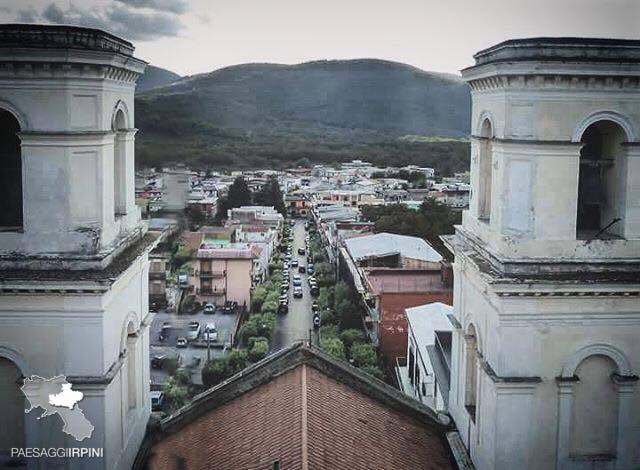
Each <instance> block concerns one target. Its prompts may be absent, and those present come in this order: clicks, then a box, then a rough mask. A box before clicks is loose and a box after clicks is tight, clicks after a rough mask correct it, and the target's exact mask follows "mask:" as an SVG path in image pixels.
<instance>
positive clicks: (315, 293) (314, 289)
mask: <svg viewBox="0 0 640 470" xmlns="http://www.w3.org/2000/svg"><path fill="white" fill-rule="evenodd" d="M309 293H310V294H311V295H312V296H313V297H318V296H319V295H320V289H318V286H315V285H314V286H311V289H310V290H309Z"/></svg>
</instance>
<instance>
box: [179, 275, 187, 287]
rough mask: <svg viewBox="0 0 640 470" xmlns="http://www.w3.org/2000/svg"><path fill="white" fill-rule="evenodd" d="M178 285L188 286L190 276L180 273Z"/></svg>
mask: <svg viewBox="0 0 640 470" xmlns="http://www.w3.org/2000/svg"><path fill="white" fill-rule="evenodd" d="M178 285H179V286H180V287H187V286H188V285H189V276H187V275H186V274H178Z"/></svg>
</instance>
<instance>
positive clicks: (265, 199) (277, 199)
mask: <svg viewBox="0 0 640 470" xmlns="http://www.w3.org/2000/svg"><path fill="white" fill-rule="evenodd" d="M255 203H256V204H257V205H260V206H273V207H274V208H275V209H276V210H277V211H278V212H279V213H280V214H282V215H287V209H286V207H285V205H284V196H283V195H282V191H281V190H280V183H278V178H277V177H276V176H270V177H269V179H268V180H267V182H266V183H265V184H264V186H262V188H261V189H260V191H258V192H257V193H256V195H255Z"/></svg>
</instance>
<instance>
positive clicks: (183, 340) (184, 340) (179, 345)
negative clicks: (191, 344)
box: [176, 336, 187, 348]
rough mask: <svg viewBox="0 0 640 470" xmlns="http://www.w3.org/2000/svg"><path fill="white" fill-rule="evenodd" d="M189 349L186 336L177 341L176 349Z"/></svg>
mask: <svg viewBox="0 0 640 470" xmlns="http://www.w3.org/2000/svg"><path fill="white" fill-rule="evenodd" d="M186 347H187V338H185V337H184V336H180V337H179V338H178V339H177V340H176V348H186Z"/></svg>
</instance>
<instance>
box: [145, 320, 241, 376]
mask: <svg viewBox="0 0 640 470" xmlns="http://www.w3.org/2000/svg"><path fill="white" fill-rule="evenodd" d="M191 321H197V322H200V325H201V328H203V329H204V326H205V325H206V324H207V323H211V322H213V323H215V324H216V329H217V330H218V340H219V342H220V343H228V342H229V340H230V335H231V331H232V329H233V326H234V324H235V321H236V315H233V314H224V313H222V312H220V311H216V312H215V313H213V314H204V313H203V311H199V312H197V313H195V314H192V315H176V314H175V313H167V312H158V313H156V315H155V317H154V319H153V322H152V323H151V331H150V335H151V341H150V343H151V345H150V348H149V349H150V354H149V356H150V357H151V358H153V357H154V356H162V355H168V356H176V355H178V354H179V355H180V359H181V366H182V367H185V368H186V369H187V370H189V371H190V372H191V378H192V381H193V383H195V384H201V383H202V366H204V363H205V362H206V360H207V348H203V347H195V346H193V345H191V344H189V345H188V346H187V347H186V348H176V340H177V339H178V338H179V337H181V336H185V337H186V336H187V334H186V333H187V326H188V325H189V322H191ZM164 322H169V323H170V324H171V328H170V329H169V335H168V337H167V339H165V340H164V341H160V340H159V337H160V330H161V328H162V324H163V323H164ZM225 353H226V348H223V347H221V345H218V347H215V348H213V347H212V348H211V357H212V358H215V357H221V356H223V355H224V354H225ZM197 357H198V358H200V363H199V364H198V365H193V362H192V361H193V358H197ZM167 380H169V374H167V372H166V371H164V370H162V369H154V368H151V383H153V384H163V383H165V382H167Z"/></svg>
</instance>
